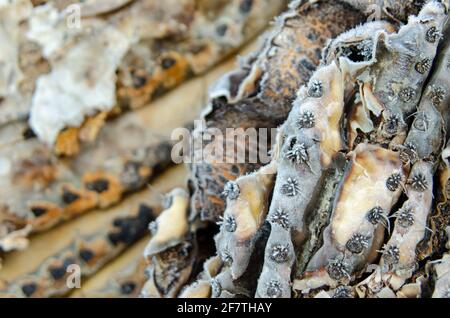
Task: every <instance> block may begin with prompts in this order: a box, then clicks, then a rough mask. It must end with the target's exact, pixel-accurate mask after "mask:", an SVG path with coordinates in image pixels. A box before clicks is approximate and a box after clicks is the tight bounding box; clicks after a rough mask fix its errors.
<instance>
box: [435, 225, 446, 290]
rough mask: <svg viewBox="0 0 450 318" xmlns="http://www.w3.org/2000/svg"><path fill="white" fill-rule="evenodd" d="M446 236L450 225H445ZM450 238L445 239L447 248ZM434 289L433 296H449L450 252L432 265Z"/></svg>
mask: <svg viewBox="0 0 450 318" xmlns="http://www.w3.org/2000/svg"><path fill="white" fill-rule="evenodd" d="M446 232H447V238H450V227H447V229H446ZM449 242H450V240H448V241H447V246H446V247H447V249H450V243H449ZM433 272H434V273H433V278H434V291H433V295H432V297H433V298H450V253H446V254H444V256H443V257H442V258H441V259H440V260H438V261H436V264H435V265H433Z"/></svg>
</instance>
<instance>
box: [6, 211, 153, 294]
mask: <svg viewBox="0 0 450 318" xmlns="http://www.w3.org/2000/svg"><path fill="white" fill-rule="evenodd" d="M154 218H155V210H154V208H153V207H150V206H147V205H144V204H142V205H140V207H139V210H138V212H137V213H133V214H131V215H129V216H125V217H117V218H115V219H114V220H113V221H112V223H111V224H110V225H109V228H107V229H105V230H103V231H99V232H96V233H95V234H91V235H83V236H81V237H79V238H77V239H75V240H73V241H71V242H70V243H69V244H68V245H67V247H65V248H63V249H61V250H60V251H59V252H58V253H56V254H55V255H53V256H52V257H50V258H48V259H47V260H45V261H44V262H42V263H41V264H40V265H39V266H38V267H37V270H36V271H35V272H33V273H29V274H27V275H22V276H20V277H19V278H17V279H16V280H14V281H11V282H9V283H8V285H7V286H6V288H5V289H4V290H1V291H0V295H7V294H14V295H19V296H22V297H52V296H62V295H65V294H67V293H68V292H69V291H70V288H71V287H70V285H69V284H67V282H68V281H69V279H70V277H71V276H70V275H71V273H73V269H72V270H71V269H70V268H69V266H71V265H72V264H75V265H78V266H79V268H80V270H81V271H80V274H81V275H82V276H83V277H88V276H91V275H93V274H95V273H96V272H97V271H98V270H99V269H100V268H101V267H102V266H104V265H105V264H106V263H107V262H108V261H110V260H111V259H113V258H114V257H116V256H117V255H118V254H119V253H120V252H122V251H123V250H124V249H125V248H126V247H127V246H129V245H131V244H133V243H134V242H136V241H137V240H138V239H139V238H141V237H142V236H143V235H145V234H146V232H147V225H148V223H149V222H150V221H152V220H154ZM70 282H72V281H71V280H70Z"/></svg>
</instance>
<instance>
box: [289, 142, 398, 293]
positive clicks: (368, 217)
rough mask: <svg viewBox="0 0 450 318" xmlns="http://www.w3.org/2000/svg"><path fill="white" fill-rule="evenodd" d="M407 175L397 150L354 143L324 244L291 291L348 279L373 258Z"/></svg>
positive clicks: (332, 283)
mask: <svg viewBox="0 0 450 318" xmlns="http://www.w3.org/2000/svg"><path fill="white" fill-rule="evenodd" d="M405 173H406V171H405V169H404V168H403V167H402V164H401V160H400V158H399V156H398V154H397V153H396V152H393V151H390V150H387V149H383V148H381V147H379V146H375V145H366V144H360V145H358V146H357V147H356V149H355V150H354V152H353V153H352V158H351V165H350V167H349V169H348V171H347V173H346V176H345V178H344V180H343V183H342V184H341V187H340V190H339V194H338V197H337V198H336V202H335V204H334V208H333V213H332V215H331V220H330V225H329V226H328V227H327V228H326V229H325V232H324V237H323V246H322V247H321V248H320V249H319V250H318V252H317V253H316V254H315V255H314V256H313V258H312V259H311V261H310V262H309V264H308V266H307V269H306V272H305V273H304V275H303V277H302V278H301V279H298V280H296V281H295V282H294V289H298V290H302V291H308V290H309V289H314V288H318V287H321V286H331V287H336V286H338V285H339V283H343V282H346V283H348V282H350V281H352V279H353V275H355V274H357V272H358V271H360V270H361V269H363V267H364V266H365V265H366V263H367V262H369V263H370V261H371V260H373V259H374V258H375V257H376V254H377V250H378V249H379V248H380V247H381V246H380V245H381V244H382V241H383V237H384V225H383V224H382V220H383V218H386V217H387V214H388V213H389V211H390V210H391V208H392V206H393V205H394V204H395V203H396V201H397V200H398V198H399V196H400V193H401V183H402V182H403V181H402V179H403V180H404V179H405ZM393 176H398V177H399V180H398V179H397V178H395V180H394V178H393ZM369 189H376V191H375V190H369ZM367 193H370V196H368V195H367ZM363 197H364V200H361V198H363Z"/></svg>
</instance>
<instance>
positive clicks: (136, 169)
mask: <svg viewBox="0 0 450 318" xmlns="http://www.w3.org/2000/svg"><path fill="white" fill-rule="evenodd" d="M116 148H118V149H116ZM133 150H135V149H122V148H121V147H120V146H119V145H115V146H114V147H111V146H108V147H107V149H105V148H102V147H96V148H93V149H90V150H89V151H86V153H84V154H83V155H82V156H80V157H78V158H76V159H75V160H73V161H71V162H66V161H63V160H58V159H57V158H56V157H55V156H54V155H53V154H52V153H51V151H50V150H49V149H47V148H46V147H45V146H44V145H42V144H40V143H39V142H38V141H37V140H26V141H23V142H21V143H18V144H15V145H13V146H11V147H10V148H9V147H7V148H5V149H2V150H1V151H0V166H1V168H2V169H1V170H2V173H3V175H2V177H1V178H0V184H1V186H0V188H1V190H0V201H1V202H0V242H2V243H0V245H1V246H2V247H3V248H4V250H5V251H9V250H13V249H16V248H17V249H20V248H24V247H25V246H26V245H24V244H25V242H26V237H27V236H28V235H29V233H30V232H38V231H43V230H46V229H49V228H51V227H53V226H55V225H56V224H59V223H61V222H63V221H66V220H69V219H72V218H74V217H76V216H78V215H80V214H82V213H86V212H87V211H89V210H93V209H95V208H106V207H109V206H111V205H113V204H115V203H117V202H119V201H120V200H121V199H122V197H123V195H125V194H126V193H128V192H134V191H136V190H138V189H141V188H142V187H143V186H144V185H145V184H146V183H147V182H148V181H149V180H151V178H152V177H154V176H155V175H156V174H157V173H158V172H159V171H160V169H161V168H164V167H166V166H168V165H169V164H170V163H171V158H170V151H171V145H170V144H169V143H167V142H159V143H156V144H153V145H152V144H150V145H148V146H146V147H143V148H141V149H138V150H140V151H133ZM115 151H117V152H115ZM137 152H140V153H141V154H140V157H139V156H136V155H133V153H137ZM111 154H113V155H111ZM80 175H81V177H80ZM27 225H28V226H27ZM3 242H5V243H3ZM14 242H15V243H14Z"/></svg>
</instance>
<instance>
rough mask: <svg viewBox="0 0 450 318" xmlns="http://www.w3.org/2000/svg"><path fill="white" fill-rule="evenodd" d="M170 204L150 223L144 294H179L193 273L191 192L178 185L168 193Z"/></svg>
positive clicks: (195, 249) (193, 244)
mask: <svg viewBox="0 0 450 318" xmlns="http://www.w3.org/2000/svg"><path fill="white" fill-rule="evenodd" d="M168 202H169V206H168V207H167V208H166V210H164V211H162V212H161V214H160V215H159V216H158V218H157V219H156V221H154V222H152V223H150V225H149V228H150V232H151V234H152V238H151V239H150V241H149V243H148V244H147V247H146V248H145V251H144V257H145V259H146V260H147V264H148V266H147V269H146V272H147V275H148V280H147V282H146V283H145V284H144V286H143V288H142V290H141V293H140V295H141V297H147V298H153V297H158V298H159V297H163V298H165V297H167V298H172V297H176V296H177V294H178V292H179V291H180V289H181V287H183V285H184V284H185V283H186V281H187V279H188V278H189V276H190V275H191V272H192V268H193V265H194V262H195V258H196V254H197V246H196V241H195V237H194V235H193V233H191V231H190V224H189V222H188V213H189V195H188V193H187V192H186V191H185V190H183V189H181V188H176V189H174V190H172V191H171V192H170V193H169V195H168Z"/></svg>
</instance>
